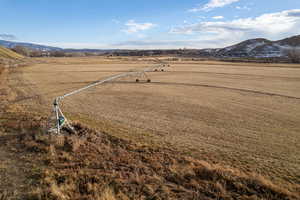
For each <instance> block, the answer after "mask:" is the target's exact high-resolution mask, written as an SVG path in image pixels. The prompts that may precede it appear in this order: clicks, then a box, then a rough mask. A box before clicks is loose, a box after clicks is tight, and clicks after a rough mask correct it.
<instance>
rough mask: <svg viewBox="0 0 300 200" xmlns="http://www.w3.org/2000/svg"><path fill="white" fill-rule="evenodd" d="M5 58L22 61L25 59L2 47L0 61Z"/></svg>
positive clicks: (0, 48)
mask: <svg viewBox="0 0 300 200" xmlns="http://www.w3.org/2000/svg"><path fill="white" fill-rule="evenodd" d="M1 58H4V59H21V58H23V56H21V55H19V54H17V53H15V52H13V51H11V50H9V49H7V48H4V47H1V46H0V59H1Z"/></svg>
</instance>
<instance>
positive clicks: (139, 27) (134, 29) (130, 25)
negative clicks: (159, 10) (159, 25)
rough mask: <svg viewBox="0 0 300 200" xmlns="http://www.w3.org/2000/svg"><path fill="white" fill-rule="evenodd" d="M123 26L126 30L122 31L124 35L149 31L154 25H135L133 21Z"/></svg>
mask: <svg viewBox="0 0 300 200" xmlns="http://www.w3.org/2000/svg"><path fill="white" fill-rule="evenodd" d="M125 26H127V28H126V29H124V30H123V31H124V32H126V33H129V34H131V33H138V32H140V31H145V30H148V29H151V28H153V27H155V26H156V25H155V24H153V23H149V22H148V23H137V22H135V21H134V20H129V21H128V22H126V23H125Z"/></svg>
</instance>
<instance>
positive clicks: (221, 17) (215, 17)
mask: <svg viewBox="0 0 300 200" xmlns="http://www.w3.org/2000/svg"><path fill="white" fill-rule="evenodd" d="M212 18H213V19H224V17H223V16H214V17H212Z"/></svg>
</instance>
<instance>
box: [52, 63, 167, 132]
mask: <svg viewBox="0 0 300 200" xmlns="http://www.w3.org/2000/svg"><path fill="white" fill-rule="evenodd" d="M167 66H169V65H167V64H165V63H161V64H159V65H156V66H153V67H149V68H146V69H144V70H142V71H131V72H126V73H122V74H118V75H114V76H111V77H108V78H106V79H103V80H99V81H96V82H93V83H91V84H89V85H87V86H85V87H83V88H80V89H77V90H74V91H72V92H69V93H67V94H65V95H63V96H59V97H56V98H55V100H54V102H53V109H54V113H55V127H54V128H53V127H52V128H50V129H49V130H48V131H49V132H54V133H57V134H60V132H61V129H62V128H63V127H65V126H67V127H68V128H69V129H70V130H71V131H73V132H74V131H75V129H74V128H73V127H72V125H71V123H70V122H69V121H68V119H67V118H66V117H65V115H64V114H63V112H62V111H61V108H60V104H61V102H62V100H63V99H64V98H66V97H70V96H72V95H75V94H77V93H80V92H82V91H84V90H87V89H89V88H92V87H95V86H98V85H101V84H104V83H108V82H112V81H113V80H116V79H120V78H125V77H138V78H136V79H135V82H137V83H138V82H147V83H150V82H151V79H150V78H149V77H148V76H147V74H146V73H147V72H154V71H164V68H165V67H167Z"/></svg>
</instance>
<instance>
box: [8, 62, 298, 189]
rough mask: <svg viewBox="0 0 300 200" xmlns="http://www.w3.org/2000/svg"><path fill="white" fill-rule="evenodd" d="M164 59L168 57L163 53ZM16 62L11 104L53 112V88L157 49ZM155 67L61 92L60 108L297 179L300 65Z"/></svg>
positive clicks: (128, 132)
mask: <svg viewBox="0 0 300 200" xmlns="http://www.w3.org/2000/svg"><path fill="white" fill-rule="evenodd" d="M164 59H167V58H164ZM35 62H36V64H34V65H32V66H28V67H23V68H18V69H14V70H11V74H10V77H9V80H8V83H9V86H10V87H11V88H12V89H14V90H15V91H17V93H18V98H17V99H16V100H14V101H12V102H10V103H11V104H12V105H23V106H25V107H26V108H27V110H28V111H30V112H40V113H45V114H49V113H50V112H51V109H52V107H51V106H52V101H53V100H54V98H55V97H57V96H60V95H63V94H65V93H67V92H70V91H72V90H74V89H76V88H80V87H82V86H85V85H86V84H88V83H90V82H92V81H95V80H98V79H101V78H105V77H108V76H110V75H114V74H117V73H122V72H126V71H129V70H132V69H143V68H145V67H147V66H152V65H153V64H154V62H153V61H151V59H150V58H143V59H142V58H139V59H138V58H104V57H99V58H97V57H93V58H43V59H36V60H35ZM170 63H171V68H168V70H167V71H166V72H153V73H149V74H148V76H149V77H150V78H151V79H152V82H151V83H135V82H134V80H135V78H127V79H125V80H119V81H114V82H113V83H109V84H105V85H102V86H98V87H96V88H93V89H90V90H88V91H85V92H82V93H81V94H78V95H74V96H72V97H68V98H66V99H65V100H64V101H63V106H62V108H63V111H64V112H65V113H66V115H67V116H68V117H70V118H71V119H72V120H79V121H82V122H85V123H87V124H89V125H90V126H93V127H95V128H98V129H99V130H102V131H106V132H109V133H110V134H112V135H114V136H118V137H120V138H123V139H127V140H133V141H135V142H138V143H147V144H151V145H154V146H156V145H157V146H165V147H169V148H174V149H177V150H180V151H182V152H184V153H186V154H188V155H192V156H193V157H196V158H200V159H204V160H208V161H210V162H215V163H221V164H223V165H228V166H231V167H234V168H239V169H241V170H242V171H245V172H248V171H251V172H257V173H259V174H263V175H265V176H268V177H269V178H270V179H271V180H273V181H275V182H278V183H282V182H290V183H292V184H299V183H300V134H299V133H300V65H288V64H253V63H252V64H248V63H222V62H215V61H202V62H201V61H198V62H195V61H188V60H183V61H172V62H170Z"/></svg>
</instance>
